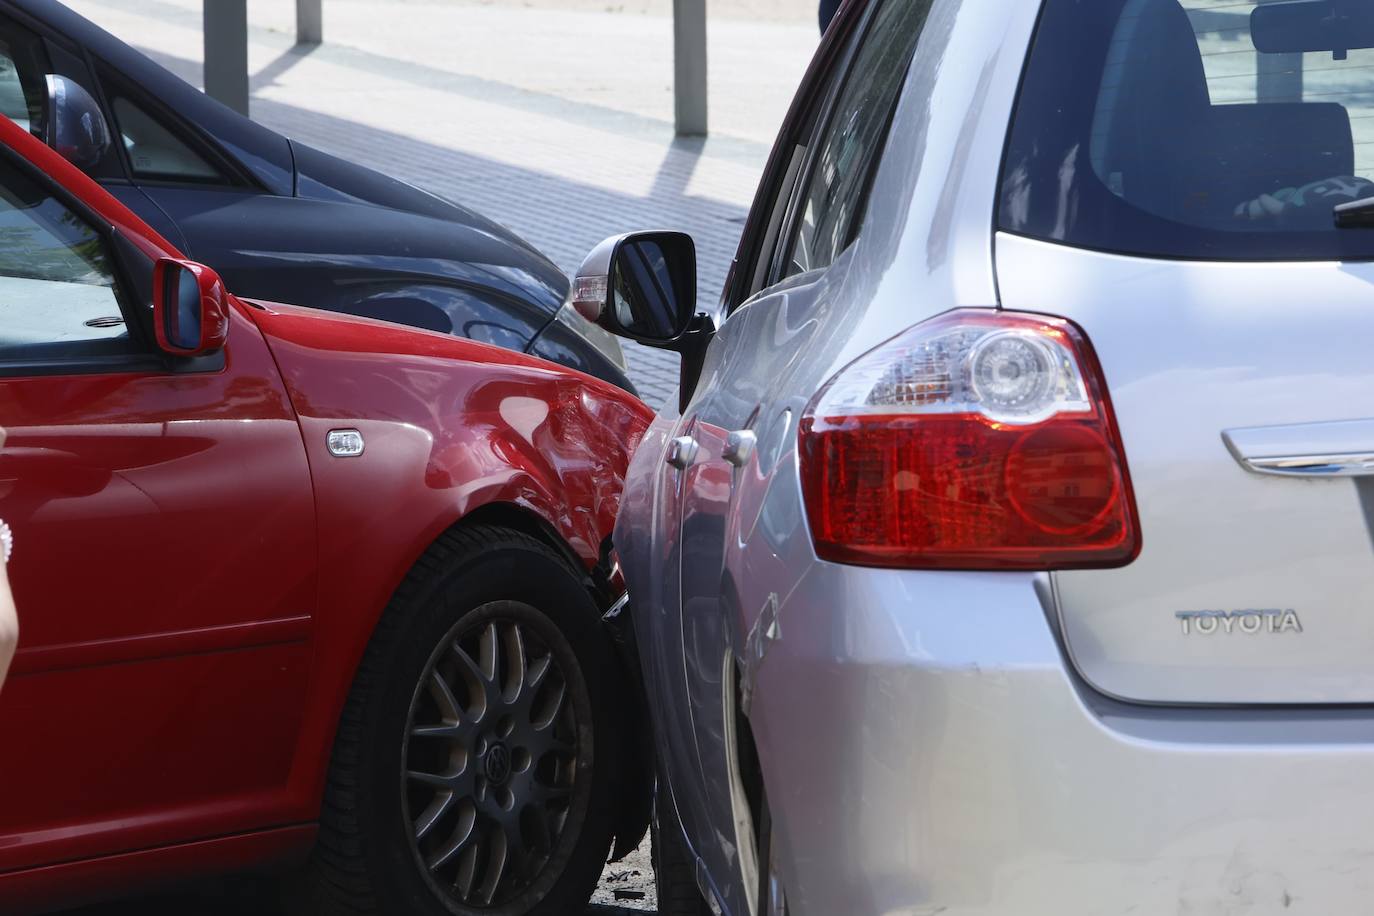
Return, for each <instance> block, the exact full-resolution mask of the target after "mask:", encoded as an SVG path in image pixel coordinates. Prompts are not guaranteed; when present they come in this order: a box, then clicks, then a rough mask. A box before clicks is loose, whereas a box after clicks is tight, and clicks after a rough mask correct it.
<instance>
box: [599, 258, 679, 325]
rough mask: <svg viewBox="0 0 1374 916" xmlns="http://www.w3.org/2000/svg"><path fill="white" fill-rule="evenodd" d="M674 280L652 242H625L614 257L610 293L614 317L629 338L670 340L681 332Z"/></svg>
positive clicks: (677, 295)
mask: <svg viewBox="0 0 1374 916" xmlns="http://www.w3.org/2000/svg"><path fill="white" fill-rule="evenodd" d="M678 279H679V278H678V277H677V276H676V275H675V270H674V268H673V265H672V264H671V263H670V261H669V257H668V253H667V252H666V251H665V250H664V248H663V246H662V245H660V244H659V243H658V242H655V241H652V240H648V239H645V240H640V241H634V242H627V243H626V244H624V245H622V246H621V248H620V250H619V251H618V252H617V253H616V258H615V265H614V267H613V270H612V277H611V292H612V301H613V302H614V304H615V317H616V321H617V322H618V323H619V324H620V327H621V328H623V329H624V330H626V331H628V332H630V333H631V334H635V335H638V336H640V337H647V338H650V339H656V340H671V339H673V338H674V337H677V336H678V335H680V334H681V333H682V332H683V331H684V330H686V328H685V324H686V319H687V318H689V317H690V316H689V315H686V314H685V309H684V308H683V306H682V302H681V291H680V290H679V289H678V284H677V281H678Z"/></svg>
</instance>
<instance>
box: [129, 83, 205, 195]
mask: <svg viewBox="0 0 1374 916" xmlns="http://www.w3.org/2000/svg"><path fill="white" fill-rule="evenodd" d="M113 106H114V114H115V120H116V121H118V122H119V133H120V139H121V140H122V141H123V143H124V149H125V150H126V151H127V152H128V154H129V167H130V168H131V169H133V172H134V174H135V175H136V176H138V177H140V178H155V179H163V180H166V181H195V182H222V181H224V178H223V176H221V175H220V173H219V172H218V171H217V170H216V169H215V167H214V166H212V165H210V164H209V163H208V162H206V161H205V160H204V159H203V158H202V157H201V156H200V155H199V154H198V153H196V152H195V151H194V150H192V149H191V147H190V146H189V145H188V144H187V143H186V142H185V141H183V140H182V139H181V138H180V137H178V136H177V135H176V134H174V133H173V132H172V131H171V130H170V129H169V128H167V127H166V126H164V125H163V124H162V122H160V121H158V120H157V119H156V118H154V117H153V116H152V115H150V114H148V112H146V111H144V110H143V109H142V108H140V107H139V106H138V105H136V104H134V103H133V102H131V101H130V100H129V99H127V98H124V97H123V96H116V97H115V99H114V102H113Z"/></svg>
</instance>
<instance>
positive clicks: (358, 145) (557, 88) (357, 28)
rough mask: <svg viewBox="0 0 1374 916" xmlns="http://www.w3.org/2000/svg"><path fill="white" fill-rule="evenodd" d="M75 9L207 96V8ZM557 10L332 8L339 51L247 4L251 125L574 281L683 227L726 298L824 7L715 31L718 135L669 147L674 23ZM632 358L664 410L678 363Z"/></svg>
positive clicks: (414, 1)
mask: <svg viewBox="0 0 1374 916" xmlns="http://www.w3.org/2000/svg"><path fill="white" fill-rule="evenodd" d="M69 5H70V6H72V7H73V8H74V9H75V10H76V11H77V12H79V13H82V14H83V15H85V16H87V17H88V18H91V19H93V20H94V21H96V22H97V23H99V24H101V25H102V26H104V27H105V28H107V29H109V30H110V31H112V32H114V33H115V34H116V35H118V36H119V37H121V38H123V39H124V40H126V41H128V42H129V43H131V44H133V45H135V46H136V47H138V48H140V49H141V50H144V51H145V52H147V53H148V54H150V55H151V56H152V57H154V58H155V59H157V60H158V61H159V62H160V63H162V64H163V65H165V66H167V67H169V68H170V69H172V70H173V71H174V72H176V73H178V74H179V75H181V76H182V77H183V78H185V79H187V80H188V81H190V82H192V83H195V84H197V85H199V83H200V77H201V63H200V61H201V32H200V27H201V11H200V3H199V0H69ZM547 5H548V0H545V6H544V7H543V8H534V9H530V8H522V7H520V6H512V5H505V4H503V5H500V6H492V5H484V4H480V3H478V4H474V3H462V2H454V0H448V2H442V0H441V2H423V0H326V2H325V18H326V22H325V30H326V43H325V44H324V45H321V46H318V47H315V48H301V47H297V46H295V45H294V43H293V42H294V33H293V28H294V20H292V19H291V15H292V10H293V9H294V4H291V3H285V2H279V0H278V2H274V3H271V4H268V3H265V2H258V3H250V71H251V72H252V74H253V76H252V90H253V98H252V112H251V113H252V116H253V117H254V118H255V119H256V120H258V121H260V122H261V123H263V124H265V125H267V126H268V127H271V128H272V129H274V130H277V131H280V132H282V133H284V134H286V135H288V136H291V137H293V138H295V139H298V140H300V141H303V142H305V143H308V144H310V145H312V146H316V147H319V148H321V149H323V150H325V151H327V152H332V153H335V154H337V155H340V156H343V157H344V158H347V159H351V160H353V161H356V162H360V163H362V164H364V165H369V166H372V167H374V168H378V169H381V170H382V171H385V172H387V173H388V174H391V175H394V176H396V177H398V178H401V179H404V180H406V181H409V182H412V183H414V184H417V185H419V186H421V187H424V188H427V189H429V190H432V191H434V192H436V193H438V194H441V195H443V196H445V197H449V198H451V199H453V200H456V201H458V202H459V203H462V204H464V205H466V206H469V207H471V208H472V209H474V210H477V211H479V212H481V213H483V214H485V215H487V216H490V217H492V218H494V219H496V220H498V221H499V222H502V223H504V224H505V225H507V226H509V227H510V228H512V229H514V230H515V231H516V232H517V233H519V234H520V235H522V236H524V237H525V238H527V239H528V240H529V241H531V242H532V243H534V244H535V245H536V246H537V247H539V248H540V249H541V250H543V251H544V252H546V253H547V254H548V255H549V256H550V257H551V258H553V260H554V261H555V262H556V263H557V264H558V265H559V266H560V267H561V268H563V269H564V270H565V271H568V272H569V273H571V272H572V271H573V270H574V269H575V268H576V267H577V265H578V264H579V263H580V261H581V259H582V257H583V256H584V255H585V254H586V253H587V252H588V251H589V250H590V249H591V247H592V246H593V245H594V244H595V243H596V242H598V241H600V240H601V239H602V238H604V237H606V236H608V235H611V234H614V233H617V232H623V231H626V230H629V229H645V228H674V229H682V230H685V231H687V232H690V233H692V235H693V237H694V238H695V239H696V242H697V246H698V258H699V265H700V284H699V286H700V295H701V297H702V299H703V301H711V300H714V299H716V298H718V297H719V294H720V285H721V281H722V280H723V278H724V276H725V272H726V270H727V268H728V266H729V263H730V260H731V258H732V257H733V255H734V250H735V247H736V244H737V242H738V239H739V233H740V230H741V228H742V226H743V221H744V218H745V215H746V214H747V212H748V207H749V203H750V201H751V200H752V198H753V193H754V189H755V187H756V184H757V181H758V175H759V172H760V171H761V169H762V166H763V163H764V161H765V159H766V158H767V154H768V150H769V147H770V145H771V143H772V139H773V134H774V133H775V131H776V129H777V126H778V124H779V123H780V122H781V119H782V116H783V115H784V114H785V112H786V107H787V104H788V102H789V101H790V98H791V95H792V91H793V89H794V87H795V85H796V83H797V81H798V80H799V79H800V77H801V74H802V72H803V71H804V69H805V67H806V64H807V62H808V60H809V58H810V56H811V53H812V52H813V51H814V48H815V44H816V34H815V27H814V25H812V24H811V20H810V18H809V15H810V14H809V13H808V14H806V15H805V16H799V20H798V21H796V22H787V21H782V22H779V21H776V18H775V19H774V20H772V21H748V20H738V19H733V18H726V17H719V18H718V19H717V20H716V21H715V22H714V23H713V24H712V26H711V29H710V39H709V40H710V61H711V65H710V75H711V79H712V94H711V106H712V119H713V124H715V125H716V127H717V129H716V133H715V134H713V136H712V137H711V138H709V139H706V140H701V139H675V138H674V137H673V132H672V123H671V121H672V24H671V21H670V20H669V19H667V18H664V17H661V16H654V15H642V14H634V15H631V14H615V13H608V12H595V11H589V10H587V9H585V6H586V5H585V4H578V6H580V7H581V8H575V9H571V10H559V9H548V8H546V7H547ZM799 9H800V10H801V11H802V12H803V13H805V11H806V10H809V4H805V3H800V4H799ZM626 351H627V358H628V361H629V364H630V370H631V378H632V380H633V381H634V382H635V384H636V386H637V387H639V389H640V392H641V395H642V396H643V397H644V399H645V400H646V401H648V402H649V403H650V404H651V405H653V406H655V407H657V406H659V405H660V404H662V403H663V401H664V400H665V399H666V398H667V396H668V395H669V394H670V393H671V391H672V389H673V388H674V387H675V386H676V373H677V368H676V367H677V357H676V356H675V355H674V354H669V353H663V352H661V351H655V350H651V349H648V348H644V347H636V346H633V345H629V346H627V347H626Z"/></svg>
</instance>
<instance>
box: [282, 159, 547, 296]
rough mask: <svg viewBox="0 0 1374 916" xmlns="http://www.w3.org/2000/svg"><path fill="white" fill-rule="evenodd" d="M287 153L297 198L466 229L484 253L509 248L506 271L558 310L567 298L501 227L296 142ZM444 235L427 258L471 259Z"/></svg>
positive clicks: (537, 256) (543, 264)
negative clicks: (522, 277)
mask: <svg viewBox="0 0 1374 916" xmlns="http://www.w3.org/2000/svg"><path fill="white" fill-rule="evenodd" d="M291 151H292V153H293V154H294V156H295V162H296V196H297V197H301V198H305V199H307V200H322V201H337V202H348V203H355V204H356V203H366V204H371V205H373V206H378V207H386V208H387V209H390V210H398V211H401V212H403V213H413V214H415V215H417V216H425V217H428V218H429V219H433V220H440V221H442V222H445V223H449V224H452V225H453V226H454V227H455V228H457V227H461V228H462V229H463V230H465V231H464V232H461V233H460V235H461V237H462V238H465V239H469V240H471V239H474V238H476V237H485V238H484V239H483V241H484V242H485V243H486V244H482V245H481V246H480V247H482V248H488V245H489V244H490V243H495V244H496V245H498V246H499V247H502V248H505V249H507V250H506V251H505V252H504V257H502V258H500V259H499V260H501V261H504V262H506V264H507V266H510V267H516V268H518V269H520V270H522V271H524V272H527V273H529V274H530V275H531V278H533V279H536V280H537V281H538V282H539V283H541V284H542V285H544V286H546V287H547V288H548V292H549V293H551V294H552V295H553V297H554V298H556V299H557V300H558V304H560V305H561V304H562V302H563V300H564V298H565V297H566V295H567V290H568V278H567V276H566V275H565V274H564V273H563V271H561V270H559V269H558V266H557V265H556V264H554V263H553V262H552V261H550V260H549V259H548V258H547V257H545V256H544V255H543V254H542V253H541V252H540V251H539V250H538V249H537V248H535V247H534V246H533V245H531V244H530V243H529V242H526V241H525V240H524V239H522V238H520V236H518V235H516V234H515V233H513V232H511V231H510V230H509V229H507V228H506V227H505V226H502V225H501V224H500V223H497V222H495V221H493V220H490V219H487V218H486V217H485V216H482V215H481V214H479V213H474V212H473V211H471V210H469V209H467V208H466V207H462V206H459V205H458V204H455V203H452V202H451V201H447V200H444V199H443V198H442V197H439V196H437V195H435V194H431V193H429V192H428V191H424V190H421V189H420V188H417V187H415V186H414V185H409V184H406V183H405V182H404V181H398V180H397V179H395V178H391V177H390V176H387V175H383V174H382V173H381V172H377V171H374V170H373V169H369V168H367V167H365V166H361V165H357V164H356V163H352V162H348V161H347V160H344V159H340V158H338V157H337V156H331V155H329V154H328V153H325V152H321V151H320V150H317V149H315V148H314V147H311V146H307V145H305V144H304V143H301V142H299V141H297V140H292V141H291ZM430 225H431V226H432V224H430ZM446 235H447V233H441V234H440V236H439V237H433V236H431V237H430V241H429V244H430V245H432V246H433V249H434V250H433V252H432V253H431V256H434V257H443V258H460V259H467V258H470V257H471V255H469V254H467V253H465V252H464V251H462V250H455V249H454V248H453V247H452V246H453V244H454V242H455V241H457V238H455V237H449V238H445V237H443V236H446ZM409 241H410V242H411V244H413V245H414V244H418V245H419V246H420V247H421V248H424V247H427V246H426V241H425V239H424V238H423V237H422V238H416V239H412V240H409ZM541 298H542V297H541Z"/></svg>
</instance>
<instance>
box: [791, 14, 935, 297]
mask: <svg viewBox="0 0 1374 916" xmlns="http://www.w3.org/2000/svg"><path fill="white" fill-rule="evenodd" d="M931 2H932V0H883V2H882V4H881V6H880V7H879V8H878V9H877V11H876V13H875V14H874V15H873V16H872V18H871V20H870V22H869V24H868V26H867V28H866V29H865V32H864V38H863V43H862V44H861V45H860V46H859V48H858V50H857V52H856V54H855V56H854V60H853V63H852V65H851V67H850V71H849V75H848V78H847V80H846V81H845V83H844V85H843V86H842V87H841V89H840V91H839V94H838V96H837V98H836V99H835V103H834V105H833V107H832V109H831V111H830V114H829V117H828V120H827V123H826V124H825V127H824V129H823V130H822V132H821V133H820V135H819V138H818V142H817V143H815V144H814V149H815V154H814V156H813V158H812V160H811V163H810V172H809V174H808V176H807V179H806V182H805V184H804V185H803V188H802V195H801V197H800V199H799V200H798V202H797V205H796V207H797V215H796V217H795V218H794V222H793V225H792V226H791V228H790V230H789V235H788V237H787V239H786V244H785V245H784V246H782V247H780V248H779V249H778V250H779V253H780V254H781V255H782V257H781V259H780V260H779V261H778V262H777V263H775V265H774V277H775V279H778V280H781V279H786V278H787V277H791V276H795V275H796V274H800V273H805V272H806V271H811V270H820V269H822V268H825V267H829V266H830V264H831V263H832V262H833V261H834V260H835V258H836V257H838V256H839V255H840V253H841V252H843V251H844V250H845V248H847V247H848V246H849V243H850V242H851V241H853V239H854V235H855V233H856V232H857V231H858V227H859V222H860V220H861V218H862V215H863V208H864V203H865V199H866V195H867V190H868V183H869V178H870V176H871V173H872V169H873V166H874V165H875V163H876V161H877V158H878V155H879V154H880V153H881V151H882V146H883V141H884V139H885V138H886V136H887V128H888V124H889V123H890V120H891V116H892V111H893V108H894V107H895V106H896V103H897V96H898V94H899V93H900V92H901V89H902V85H903V84H904V82H905V81H906V73H907V68H908V66H909V65H910V63H911V58H912V55H913V54H914V53H915V51H916V43H917V41H918V40H919V39H920V36H921V29H922V28H923V27H924V25H925V20H926V16H927V14H928V13H929V12H930V6H931Z"/></svg>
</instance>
